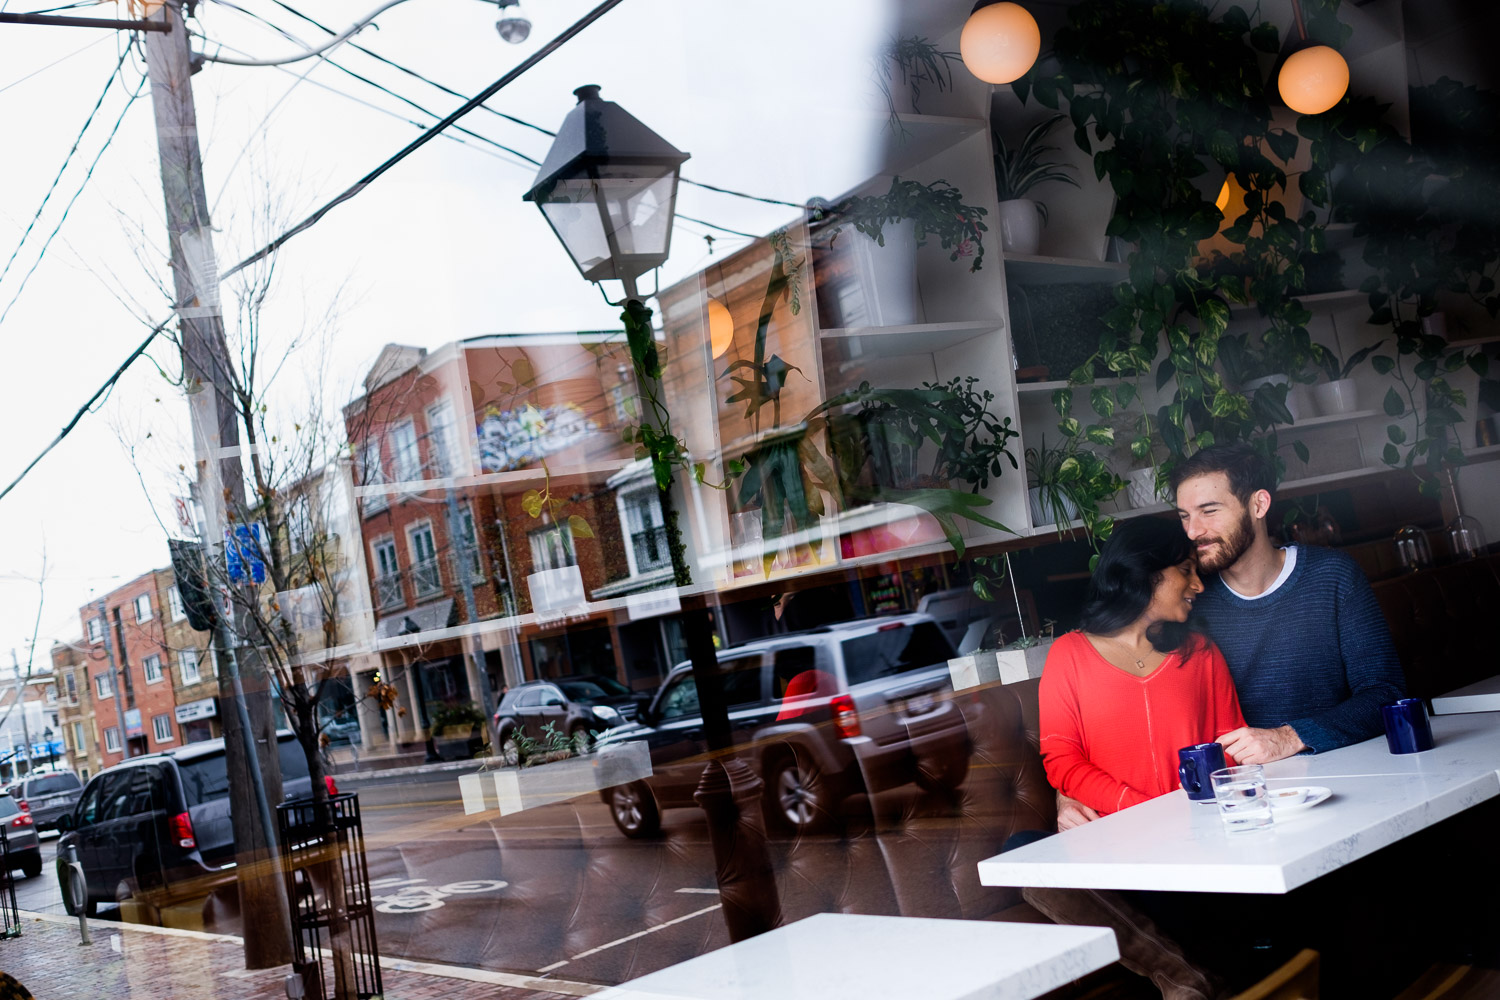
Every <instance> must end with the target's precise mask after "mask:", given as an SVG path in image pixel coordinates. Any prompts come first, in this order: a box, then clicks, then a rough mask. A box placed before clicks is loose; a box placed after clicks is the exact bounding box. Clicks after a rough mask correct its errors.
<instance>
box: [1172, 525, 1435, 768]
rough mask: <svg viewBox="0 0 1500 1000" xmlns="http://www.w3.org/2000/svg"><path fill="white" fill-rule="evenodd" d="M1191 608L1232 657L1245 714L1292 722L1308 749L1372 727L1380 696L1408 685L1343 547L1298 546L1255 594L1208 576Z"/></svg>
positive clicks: (1270, 723)
mask: <svg viewBox="0 0 1500 1000" xmlns="http://www.w3.org/2000/svg"><path fill="white" fill-rule="evenodd" d="M1195 610H1196V613H1197V617H1198V619H1199V620H1200V621H1201V623H1202V625H1203V626H1204V627H1205V629H1206V630H1207V631H1208V633H1209V635H1211V636H1212V637H1213V640H1214V642H1216V643H1217V644H1218V646H1219V649H1220V650H1222V651H1223V653H1224V659H1225V660H1226V661H1228V663H1229V672H1230V673H1231V674H1232V675H1233V676H1234V686H1235V688H1236V690H1238V691H1239V695H1240V708H1241V709H1242V710H1243V711H1244V713H1245V721H1246V722H1247V723H1249V724H1250V725H1251V726H1254V727H1255V728H1257V729H1274V728H1276V727H1277V726H1281V725H1286V724H1290V725H1291V727H1292V728H1293V729H1295V730H1296V731H1297V735H1298V736H1300V737H1301V738H1302V742H1303V743H1306V744H1307V745H1308V747H1309V748H1311V750H1312V751H1313V752H1314V753H1318V752H1321V751H1324V750H1333V749H1336V748H1337V747H1341V746H1346V745H1348V744H1350V743H1358V742H1360V741H1362V740H1367V739H1369V738H1370V737H1372V736H1378V735H1379V734H1380V733H1382V732H1383V731H1384V726H1383V724H1382V722H1381V719H1380V706H1381V705H1385V704H1389V703H1390V702H1393V701H1395V700H1396V699H1397V698H1400V697H1402V695H1403V693H1404V691H1405V682H1404V679H1403V676H1402V673H1401V662H1400V660H1398V659H1397V658H1396V648H1395V646H1394V645H1392V643H1391V634H1390V631H1389V630H1388V629H1387V628H1386V624H1385V618H1384V617H1383V616H1382V615H1381V613H1380V605H1379V604H1377V603H1376V602H1375V594H1374V592H1373V591H1372V590H1371V589H1370V584H1369V583H1368V582H1367V581H1366V580H1365V577H1364V574H1363V573H1362V572H1360V569H1359V567H1358V566H1357V565H1356V564H1355V562H1354V560H1352V559H1350V558H1349V557H1348V556H1346V555H1344V553H1342V552H1336V551H1334V550H1332V549H1320V548H1312V547H1309V546H1306V545H1303V546H1298V548H1297V564H1296V566H1295V567H1294V568H1293V570H1292V574H1291V576H1289V577H1288V578H1287V579H1286V581H1285V582H1283V583H1282V585H1281V586H1280V587H1277V588H1276V590H1275V591H1273V592H1272V593H1270V594H1268V595H1266V596H1265V597H1261V598H1258V599H1256V600H1250V601H1247V600H1245V599H1244V598H1243V597H1240V596H1238V595H1237V594H1235V593H1233V592H1232V591H1231V590H1230V589H1229V588H1228V587H1226V586H1225V585H1224V582H1223V581H1222V580H1220V579H1218V578H1217V577H1214V578H1212V579H1210V580H1208V581H1207V583H1206V589H1205V590H1204V592H1203V593H1202V594H1200V595H1199V597H1198V600H1197V601H1196V602H1195Z"/></svg>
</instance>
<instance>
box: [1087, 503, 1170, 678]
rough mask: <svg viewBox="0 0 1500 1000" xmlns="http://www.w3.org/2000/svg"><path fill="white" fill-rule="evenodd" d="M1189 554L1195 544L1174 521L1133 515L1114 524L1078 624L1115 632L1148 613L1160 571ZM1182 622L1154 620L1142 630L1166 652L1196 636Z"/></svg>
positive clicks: (1100, 631) (1090, 629)
mask: <svg viewBox="0 0 1500 1000" xmlns="http://www.w3.org/2000/svg"><path fill="white" fill-rule="evenodd" d="M1191 558H1193V543H1192V542H1191V541H1190V540H1189V539H1188V536H1187V534H1186V533H1185V532H1184V531H1183V530H1182V525H1181V524H1180V523H1178V522H1177V521H1168V520H1166V519H1164V518H1156V517H1137V518H1131V519H1130V520H1128V521H1119V522H1117V523H1116V524H1115V530H1114V532H1113V533H1112V534H1111V535H1110V536H1109V541H1107V542H1105V543H1104V548H1103V549H1101V550H1100V552H1099V564H1098V565H1097V566H1096V567H1095V568H1094V575H1093V576H1092V577H1091V578H1090V579H1089V589H1088V594H1087V595H1086V596H1085V597H1084V602H1083V613H1082V615H1081V616H1080V618H1079V623H1078V624H1079V627H1080V628H1082V629H1083V630H1084V631H1085V632H1092V633H1094V634H1095V635H1113V634H1114V633H1116V632H1118V631H1120V629H1122V628H1124V627H1125V626H1127V625H1129V624H1130V623H1131V622H1133V621H1135V620H1136V619H1138V618H1140V617H1141V615H1143V614H1145V613H1146V608H1148V607H1149V606H1150V605H1151V596H1152V595H1153V594H1154V593H1155V592H1156V585H1157V584H1158V583H1160V582H1161V575H1162V572H1163V571H1164V570H1166V569H1167V568H1169V567H1171V566H1176V565H1178V564H1180V563H1183V562H1186V561H1187V560H1189V559H1191ZM1197 636H1198V633H1197V632H1196V631H1195V630H1194V629H1192V628H1190V627H1189V626H1188V625H1186V624H1184V623H1182V622H1157V623H1156V624H1155V625H1153V626H1152V627H1151V628H1150V629H1148V630H1147V632H1146V637H1147V638H1148V639H1150V640H1151V645H1153V646H1155V647H1156V650H1157V651H1158V652H1161V653H1170V652H1172V651H1173V650H1177V649H1181V648H1182V647H1183V646H1185V645H1188V644H1189V643H1191V642H1196V641H1197Z"/></svg>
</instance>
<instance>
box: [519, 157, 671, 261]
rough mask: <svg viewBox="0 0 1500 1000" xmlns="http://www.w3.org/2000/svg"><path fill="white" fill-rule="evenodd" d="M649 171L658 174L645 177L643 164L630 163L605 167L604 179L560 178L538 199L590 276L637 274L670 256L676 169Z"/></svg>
mask: <svg viewBox="0 0 1500 1000" xmlns="http://www.w3.org/2000/svg"><path fill="white" fill-rule="evenodd" d="M648 169H652V170H653V171H654V172H653V173H652V174H651V175H648V176H644V177H643V176H640V171H641V168H639V167H630V166H625V167H613V168H605V169H604V170H602V171H600V174H601V176H599V177H577V178H569V179H566V180H559V181H558V182H557V183H556V184H554V185H553V187H552V189H551V190H550V191H548V192H547V194H546V196H545V197H539V198H537V201H539V202H540V203H541V208H542V212H543V213H545V214H546V216H547V221H548V222H549V223H550V224H551V225H552V229H553V230H554V231H555V232H556V233H557V237H558V239H560V240H562V242H563V246H564V247H566V248H567V251H568V253H569V255H571V256H572V258H573V261H574V263H576V264H577V265H578V270H579V271H581V272H582V273H583V276H584V277H585V278H587V279H588V280H590V281H603V280H605V279H609V278H622V277H627V276H628V277H635V276H637V275H640V274H643V273H645V272H646V271H649V270H651V268H653V267H657V266H659V265H660V264H661V263H662V262H663V261H665V260H666V259H667V252H668V249H669V246H670V243H671V238H672V208H673V203H674V201H675V199H676V195H677V172H676V170H673V169H670V168H668V169H666V170H665V172H659V171H661V170H662V168H660V167H656V168H648ZM606 227H607V228H606ZM611 237H613V240H614V246H613V248H611V246H610V238H611Z"/></svg>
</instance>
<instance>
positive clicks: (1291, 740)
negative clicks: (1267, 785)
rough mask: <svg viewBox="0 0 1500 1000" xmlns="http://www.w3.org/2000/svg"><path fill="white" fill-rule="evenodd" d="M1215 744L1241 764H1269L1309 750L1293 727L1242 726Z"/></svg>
mask: <svg viewBox="0 0 1500 1000" xmlns="http://www.w3.org/2000/svg"><path fill="white" fill-rule="evenodd" d="M1215 742H1217V743H1222V744H1223V745H1224V752H1225V753H1226V754H1228V755H1229V756H1231V757H1233V758H1234V759H1235V760H1237V761H1239V762H1240V763H1241V764H1269V763H1271V761H1273V760H1281V759H1282V758H1284V757H1290V756H1292V754H1295V753H1301V752H1302V751H1303V750H1305V749H1307V744H1306V743H1303V742H1302V737H1300V736H1298V735H1297V730H1295V729H1293V728H1292V727H1291V726H1278V727H1276V728H1275V729H1252V728H1250V727H1249V726H1241V727H1240V728H1239V729H1235V730H1232V731H1231V732H1227V733H1225V734H1224V735H1223V736H1220V737H1219V738H1218V740H1216V741H1215Z"/></svg>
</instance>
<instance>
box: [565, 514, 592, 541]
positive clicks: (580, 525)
mask: <svg viewBox="0 0 1500 1000" xmlns="http://www.w3.org/2000/svg"><path fill="white" fill-rule="evenodd" d="M568 530H569V531H571V532H572V533H573V537H574V538H593V537H594V529H593V528H590V527H589V523H588V522H587V521H585V520H584V519H583V518H581V517H579V516H578V515H577V514H569V515H568Z"/></svg>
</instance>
